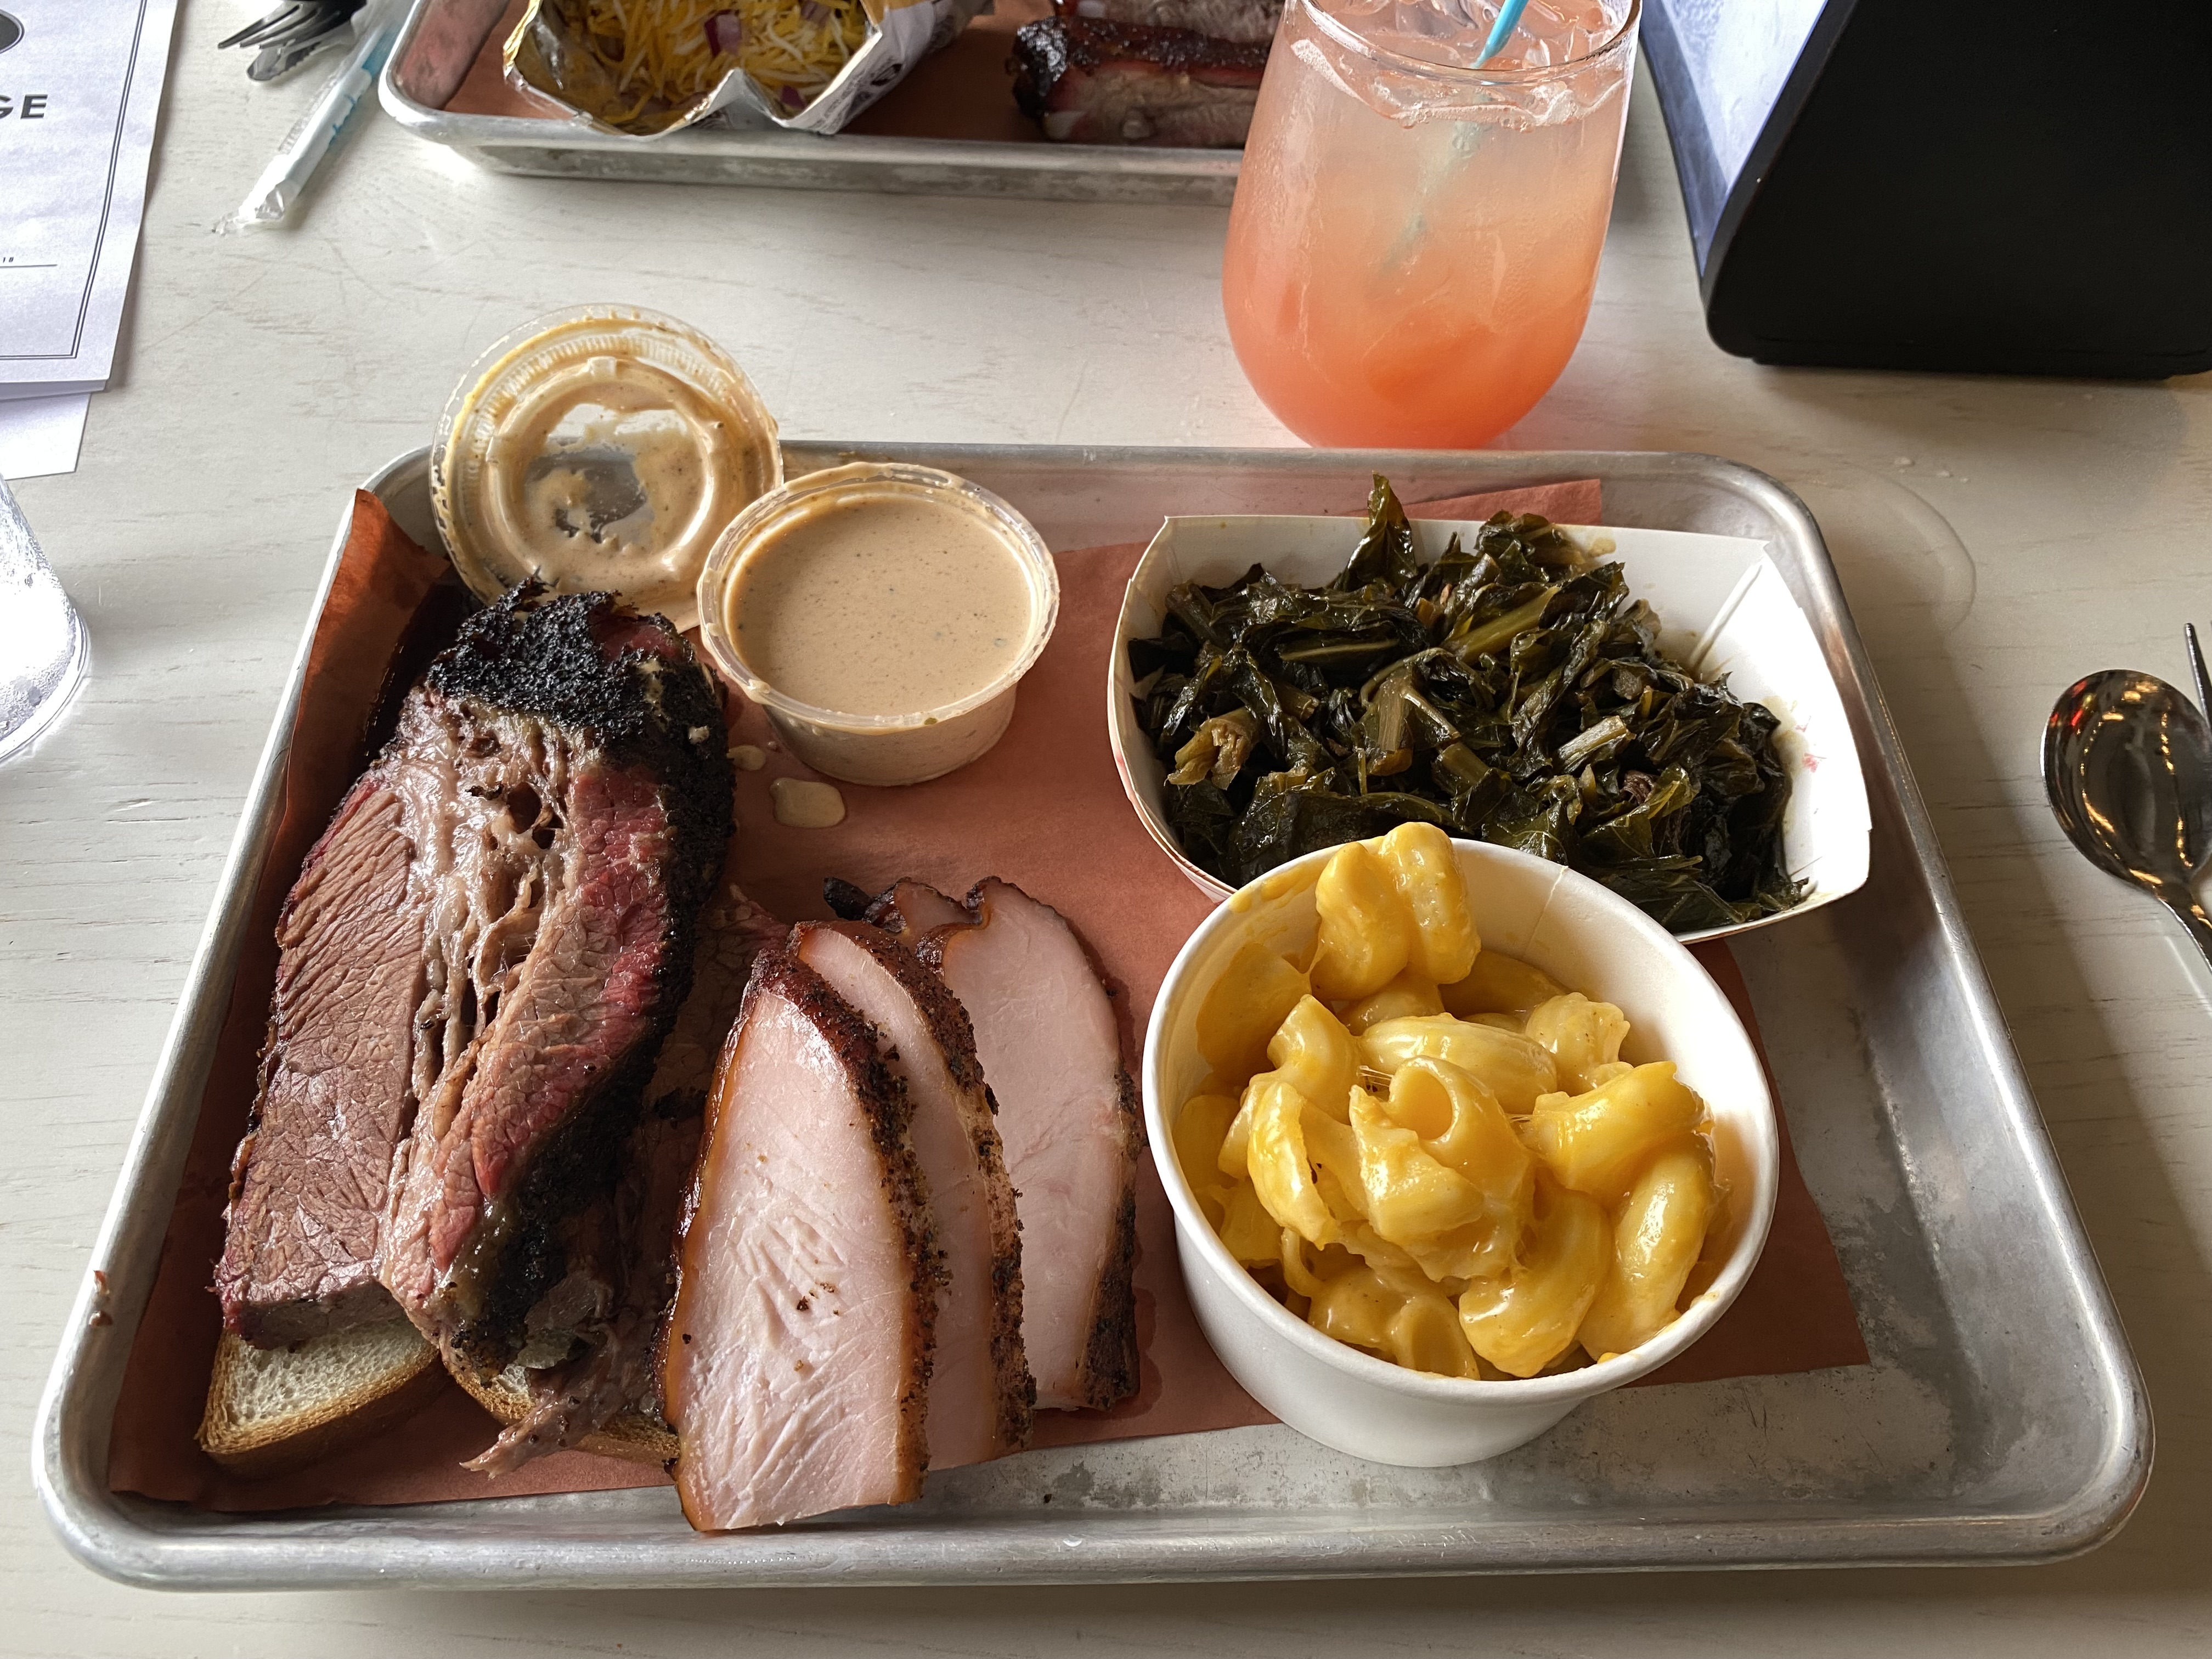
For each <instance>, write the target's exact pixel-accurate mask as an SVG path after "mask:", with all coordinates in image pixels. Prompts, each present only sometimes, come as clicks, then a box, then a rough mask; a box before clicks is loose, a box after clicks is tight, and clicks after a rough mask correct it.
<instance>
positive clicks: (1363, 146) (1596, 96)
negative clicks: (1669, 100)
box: [1221, 0, 1639, 449]
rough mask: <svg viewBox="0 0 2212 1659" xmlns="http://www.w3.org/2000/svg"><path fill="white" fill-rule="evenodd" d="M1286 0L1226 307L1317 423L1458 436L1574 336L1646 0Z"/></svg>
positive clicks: (1253, 368)
mask: <svg viewBox="0 0 2212 1659" xmlns="http://www.w3.org/2000/svg"><path fill="white" fill-rule="evenodd" d="M1496 11H1497V6H1496V0H1288V3H1287V4H1286V5H1285V8H1284V11H1283V21H1282V26H1281V27H1280V29H1279V32H1278V33H1277V34H1276V36H1275V43H1274V47H1273V52H1271V53H1270V55H1269V57H1268V59H1267V78H1266V79H1265V81H1263V82H1261V88H1260V101H1259V107H1258V108H1257V109H1256V110H1255V112H1254V114H1253V118H1252V131H1251V137H1249V139H1248V140H1247V141H1246V143H1245V147H1244V164H1243V174H1242V176H1241V177H1240V178H1239V179H1238V180H1237V199H1236V204H1235V205H1234V206H1233V207H1232V208H1231V210H1230V215H1229V242H1228V246H1227V248H1226V250H1225V252H1224V255H1223V259H1222V274H1221V299H1222V308H1223V310H1224V311H1225V313H1227V315H1228V321H1229V337H1230V340H1231V343H1233V344H1234V345H1235V347H1236V349H1237V362H1239V363H1240V364H1242V365H1243V369H1244V373H1245V375H1246V377H1247V378H1248V379H1249V380H1250V381H1251V382H1252V387H1253V390H1255V392H1258V393H1259V394H1260V398H1261V401H1262V402H1263V403H1265V404H1267V407H1268V408H1269V409H1271V410H1273V411H1274V413H1275V415H1276V416H1277V417H1278V418H1279V419H1280V420H1281V421H1282V422H1283V423H1284V424H1285V426H1287V427H1289V428H1291V431H1293V432H1295V433H1297V435H1298V436H1300V437H1301V438H1304V440H1305V441H1307V442H1309V443H1312V444H1328V445H1352V446H1382V447H1408V448H1421V449H1457V448H1467V447H1473V446H1474V445H1478V444H1481V443H1484V442H1486V441H1489V440H1490V439H1492V438H1493V437H1495V436H1497V435H1498V434H1499V433H1500V432H1503V431H1504V429H1505V428H1507V427H1509V426H1511V425H1512V424H1513V422H1516V421H1517V420H1519V419H1520V418H1521V416H1523V415H1525V414H1527V413H1528V410H1529V409H1530V408H1532V407H1533V406H1534V404H1535V402H1536V400H1537V399H1538V398H1541V397H1542V396H1543V395H1544V393H1545V392H1547V391H1548V390H1549V389H1550V387H1551V385H1552V382H1553V381H1554V380H1557V379H1558V378H1559V371H1560V370H1561V369H1563V368H1565V367H1566V362H1567V359H1568V358H1569V357H1570V356H1572V355H1573V352H1574V349H1575V343H1576V342H1577V340H1579V339H1580V338H1581V337H1582V331H1583V322H1584V321H1585V320H1586V319H1587V318H1588V316H1589V302H1590V290H1591V288H1592V287H1593V285H1594V284H1595V282H1596V280H1597V262H1598V253H1599V251H1600V250H1601V247H1602V246H1604V242H1605V228H1606V221H1607V218H1608V217H1609V216H1610V215H1611V213H1612V210H1613V178H1614V175H1615V173H1616V172H1617V170H1618V168H1619V166H1620V137H1621V128H1622V124H1623V121H1624V119H1625V118H1626V112H1627V109H1628V88H1629V77H1630V75H1631V72H1632V70H1633V69H1634V66H1635V62H1636V27H1637V22H1638V16H1639V6H1638V0H1531V3H1530V5H1529V6H1528V9H1527V11H1525V12H1524V13H1523V14H1522V23H1521V26H1520V28H1519V29H1518V30H1517V31H1516V33H1515V34H1514V35H1513V37H1512V39H1511V40H1510V41H1509V42H1508V43H1507V45H1506V46H1505V47H1504V50H1502V51H1501V52H1499V54H1498V57H1497V58H1493V59H1492V60H1491V62H1490V63H1488V64H1484V65H1483V66H1482V67H1481V68H1480V69H1477V68H1474V67H1471V65H1472V64H1474V61H1475V60H1476V58H1478V57H1479V56H1480V52H1481V46H1482V42H1483V40H1484V39H1485V37H1486V35H1487V34H1488V33H1489V30H1490V25H1491V21H1492V19H1493V18H1494V17H1495V15H1496Z"/></svg>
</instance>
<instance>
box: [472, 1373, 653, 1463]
mask: <svg viewBox="0 0 2212 1659" xmlns="http://www.w3.org/2000/svg"><path fill="white" fill-rule="evenodd" d="M453 1381H454V1382H456V1383H459V1384H460V1385H461V1386H462V1387H463V1388H464V1389H467V1390H468V1392H469V1397H470V1398H471V1399H472V1400H474V1401H476V1402H477V1405H479V1406H482V1407H483V1408H484V1409H485V1410H486V1411H488V1412H489V1413H491V1414H492V1415H493V1416H494V1417H496V1418H497V1419H499V1420H500V1422H501V1424H507V1423H519V1422H520V1421H521V1420H522V1419H523V1418H524V1416H525V1415H526V1414H527V1413H528V1412H529V1410H530V1382H529V1378H528V1377H527V1376H525V1374H524V1372H523V1369H522V1367H521V1366H520V1365H509V1366H508V1367H507V1369H506V1370H503V1371H501V1373H500V1374H499V1375H498V1376H495V1377H493V1378H492V1379H491V1381H490V1382H489V1383H485V1382H482V1381H479V1380H478V1379H477V1377H474V1376H471V1375H469V1372H468V1368H467V1367H466V1366H465V1365H464V1366H456V1367H454V1369H453ZM574 1449H576V1450H577V1451H580V1452H589V1453H591V1454H592V1456H594V1457H619V1458H620V1459H622V1460H623V1462H625V1463H658V1464H659V1465H661V1466H662V1467H664V1468H665V1467H666V1466H667V1464H668V1462H669V1461H670V1460H671V1458H673V1457H674V1456H675V1455H676V1437H675V1435H674V1434H673V1433H671V1431H669V1428H668V1425H666V1424H665V1423H659V1422H656V1421H654V1420H653V1419H652V1418H650V1417H647V1415H645V1413H642V1412H635V1411H626V1412H623V1413H622V1414H621V1415H620V1416H618V1417H617V1418H616V1419H614V1421H612V1422H611V1423H609V1424H607V1425H605V1426H604V1427H602V1428H599V1429H595V1430H593V1431H592V1432H591V1433H589V1434H587V1435H586V1436H585V1437H583V1438H582V1439H581V1440H580V1441H578V1442H577V1443H576V1444H575V1448H574Z"/></svg>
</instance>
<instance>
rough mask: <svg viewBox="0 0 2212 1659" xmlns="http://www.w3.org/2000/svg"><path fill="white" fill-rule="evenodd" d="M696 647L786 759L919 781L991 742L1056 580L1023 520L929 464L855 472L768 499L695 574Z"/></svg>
mask: <svg viewBox="0 0 2212 1659" xmlns="http://www.w3.org/2000/svg"><path fill="white" fill-rule="evenodd" d="M698 613H699V631H700V638H701V640H702V642H703V643H704V645H705V647H706V651H707V655H708V659H709V660H710V661H712V662H713V663H714V666H715V667H716V669H718V670H719V671H720V672H721V674H722V675H723V677H724V678H726V679H728V680H729V681H730V683H731V684H733V685H735V686H737V687H738V690H742V691H743V692H744V694H745V695H746V696H748V697H750V698H751V699H752V700H753V701H754V702H757V703H758V704H760V705H761V706H762V708H764V709H765V710H766V711H767V713H768V717H769V723H770V724H771V725H773V726H775V730H776V732H777V735H778V736H779V737H780V738H781V739H782V740H783V743H784V744H785V746H786V747H787V748H788V749H789V750H790V751H791V753H792V754H793V756H794V757H797V758H798V759H799V760H800V761H801V762H803V763H805V764H806V765H808V766H811V767H812V768H813V769H815V770H816V771H817V772H821V773H823V774H826V775H828V776H830V777H833V778H837V779H841V780H842V781H845V782H848V783H860V784H902V783H920V782H922V781H925V780H927V779H929V778H934V777H939V776H942V775H944V774H945V773H947V772H951V771H953V770H956V769H958V768H960V767H963V766H965V765H966V764H967V763H969V761H972V760H974V759H975V758H976V757H978V756H980V755H981V754H982V753H984V751H986V750H988V749H989V748H990V747H991V745H992V744H994V743H996V742H997V741H998V740H999V738H1000V736H1001V735H1003V734H1004V732H1006V725H1007V722H1008V721H1010V720H1012V718H1013V714H1014V691H1015V687H1016V686H1017V684H1018V683H1019V681H1020V679H1021V678H1022V676H1023V675H1024V674H1025V673H1027V672H1028V671H1029V670H1030V667H1031V665H1034V664H1035V663H1036V659H1037V657H1038V656H1039V654H1040V653H1042V651H1043V650H1044V647H1045V642H1046V641H1047V640H1048V639H1049V638H1051V636H1052V629H1053V624H1054V622H1055V621H1057V620H1058V617H1059V614H1060V573H1059V571H1058V569H1057V568H1055V567H1054V563H1053V560H1052V552H1051V550H1050V549H1048V547H1047V546H1046V545H1045V544H1044V540H1043V538H1042V537H1040V536H1039V535H1038V534H1037V532H1036V530H1035V529H1034V528H1033V527H1032V526H1030V523H1029V521H1028V520H1026V519H1024V518H1023V517H1022V515H1021V514H1020V513H1017V512H1015V511H1014V509H1013V508H1012V507H1009V506H1008V505H1007V504H1006V502H1005V501H1001V500H1000V498H999V497H998V496H996V495H993V494H992V493H991V492H990V491H989V490H987V489H981V488H980V487H978V486H977V485H975V484H973V483H969V482H968V480H966V479H965V478H961V477H955V476H954V475H953V474H951V473H950V472H940V471H937V470H936V469H934V468H933V467H925V466H909V465H902V464H897V463H891V462H881V463H878V462H858V463H855V464H853V465H847V466H838V467H830V468H828V469H825V470H824V471H819V472H811V473H808V474H807V475H806V476H805V477H800V478H797V479H794V480H793V481H792V482H791V483H787V484H785V485H783V486H782V487H781V489H775V490H772V491H770V492H769V494H767V495H763V496H762V497H761V498H760V499H759V500H758V501H755V502H754V503H753V504H752V505H751V506H750V507H748V508H746V509H745V511H744V513H742V514H741V515H740V516H739V517H738V520H737V521H736V522H735V523H734V524H732V525H731V526H730V527H729V528H728V529H727V530H726V532H723V534H722V537H721V538H720V541H718V542H717V543H716V544H715V545H714V551H713V552H712V553H711V554H709V555H708V559H707V566H706V568H705V569H704V570H703V571H702V572H701V574H700V577H699V592H698Z"/></svg>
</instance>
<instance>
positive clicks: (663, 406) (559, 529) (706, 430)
mask: <svg viewBox="0 0 2212 1659" xmlns="http://www.w3.org/2000/svg"><path fill="white" fill-rule="evenodd" d="M782 481H783V456H782V452H781V449H780V448H779V447H778V446H777V443H776V429H775V419H774V417H773V416H770V415H769V412H768V410H767V407H766V406H765V405H764V404H762V402H761V400H760V398H759V397H758V395H757V394H756V393H755V392H754V391H753V388H752V386H751V384H750V382H749V381H748V380H746V379H745V376H744V371H743V370H741V369H740V368H738V366H737V364H736V363H734V362H732V361H731V360H730V358H729V356H728V355H727V354H726V353H725V352H724V351H723V350H722V349H721V348H720V347H719V346H717V345H716V344H715V343H714V342H713V341H712V340H709V339H708V338H707V337H706V336H704V335H703V334H701V333H700V332H698V331H696V329H692V328H690V327H688V326H686V325H684V324H682V323H679V322H678V321H677V320H676V319H673V318H671V317H664V316H661V315H659V313H656V312H651V311H644V310H640V309H637V308H635V307H618V306H583V307H576V308H574V309H573V310H568V311H562V312H556V313H553V314H552V315H551V316H549V317H541V318H539V319H538V320H537V321H535V322H532V323H527V324H525V325H523V326H522V327H520V328H519V329H516V330H515V331H513V333H511V334H509V335H507V337H505V338H504V339H502V340H501V341H500V342H499V343H497V344H496V345H495V346H493V347H492V348H491V349H490V350H489V351H487V352H486V353H485V354H484V355H483V356H482V357H481V358H479V359H478V360H477V363H476V365H475V366H474V367H473V368H471V369H470V370H469V372H468V374H466V375H465V376H464V377H463V378H462V380H461V382H460V384H459V386H457V387H455V388H454V391H453V398H452V399H451V400H450V401H449V402H448V403H447V405H446V410H445V414H444V416H443V418H442V419H441V421H440V422H439V428H438V442H437V447H436V448H435V451H434V452H433V455H432V461H431V474H430V493H431V501H432V503H433V505H434V506H435V508H436V510H437V515H438V530H439V532H440V533H441V535H442V536H443V537H444V538H445V540H446V545H447V549H448V550H450V551H451V553H452V555H453V568H455V569H456V570H458V571H459V573H460V575H461V579H462V580H464V581H465V582H467V583H468V585H469V586H470V587H471V589H472V590H473V591H474V592H475V593H476V594H477V598H479V599H484V600H487V601H489V600H491V599H496V598H498V597H499V595H500V594H501V592H505V591H506V590H507V588H509V587H511V586H513V585H514V584H515V583H516V582H519V581H525V580H539V581H543V582H544V583H545V584H546V585H547V586H550V587H552V588H554V589H555V590H556V591H558V592H587V591H591V590H594V589H604V590H606V591H608V592H614V593H617V594H619V595H621V597H622V598H623V599H624V600H626V601H627V602H629V604H630V605H633V606H635V608H636V609H638V610H640V611H658V612H659V613H660V614H661V615H663V616H665V617H667V618H668V620H669V621H670V622H671V623H673V624H675V626H677V627H678V628H689V627H690V626H691V625H692V624H693V623H694V621H695V620H696V618H695V617H694V616H693V614H692V609H691V607H692V605H693V603H694V600H695V597H696V592H697V589H698V576H699V570H700V568H701V566H702V564H703V563H704V562H706V558H707V555H708V551H709V550H710V549H711V548H712V547H713V545H714V538H715V537H716V536H718V535H720V533H721V532H722V530H723V529H724V527H725V526H727V525H728V524H729V523H730V521H731V520H732V519H734V518H735V517H736V516H737V515H738V512H739V511H740V510H741V509H742V508H744V507H745V506H746V505H747V504H748V503H750V502H751V501H754V500H755V499H757V497H758V496H759V495H761V493H762V492H763V491H764V490H768V489H774V488H775V486H776V485H777V484H779V483H781V482H782Z"/></svg>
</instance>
